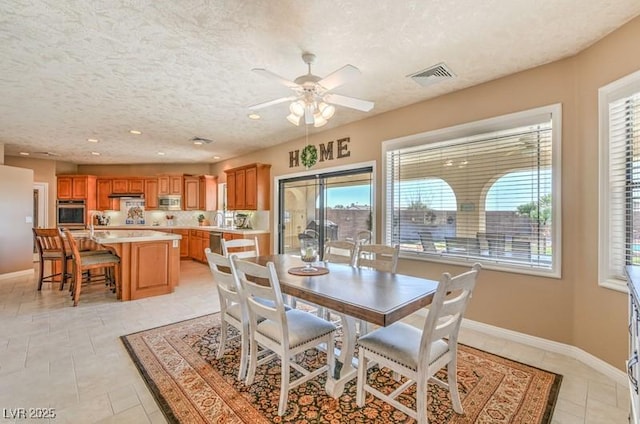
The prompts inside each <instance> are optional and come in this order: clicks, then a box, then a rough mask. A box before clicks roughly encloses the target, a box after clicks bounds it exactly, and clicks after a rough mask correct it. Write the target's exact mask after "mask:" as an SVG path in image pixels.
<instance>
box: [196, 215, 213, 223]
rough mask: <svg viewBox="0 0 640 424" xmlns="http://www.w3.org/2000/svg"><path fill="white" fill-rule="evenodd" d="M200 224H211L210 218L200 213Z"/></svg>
mask: <svg viewBox="0 0 640 424" xmlns="http://www.w3.org/2000/svg"><path fill="white" fill-rule="evenodd" d="M198 225H200V226H202V225H210V223H209V220H208V219H207V218H206V217H205V216H204V214H200V215H198Z"/></svg>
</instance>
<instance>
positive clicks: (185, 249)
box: [171, 229, 189, 259]
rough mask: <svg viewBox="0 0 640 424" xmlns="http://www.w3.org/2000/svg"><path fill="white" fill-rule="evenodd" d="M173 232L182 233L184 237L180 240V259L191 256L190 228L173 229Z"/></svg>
mask: <svg viewBox="0 0 640 424" xmlns="http://www.w3.org/2000/svg"><path fill="white" fill-rule="evenodd" d="M171 232H172V233H173V234H180V235H181V236H182V239H181V240H180V259H188V258H189V230H179V229H175V230H171Z"/></svg>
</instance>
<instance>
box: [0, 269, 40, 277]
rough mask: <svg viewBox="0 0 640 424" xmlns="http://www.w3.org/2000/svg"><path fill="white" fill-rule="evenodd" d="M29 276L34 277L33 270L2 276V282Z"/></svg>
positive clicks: (8, 273)
mask: <svg viewBox="0 0 640 424" xmlns="http://www.w3.org/2000/svg"><path fill="white" fill-rule="evenodd" d="M29 276H33V268H32V269H23V270H22V271H15V272H7V273H6V274H0V280H8V279H9V278H16V277H29Z"/></svg>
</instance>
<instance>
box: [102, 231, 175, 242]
mask: <svg viewBox="0 0 640 424" xmlns="http://www.w3.org/2000/svg"><path fill="white" fill-rule="evenodd" d="M181 238H182V236H181V235H180V234H169V233H165V232H162V231H154V230H146V229H145V230H138V229H127V230H115V229H114V230H103V229H100V230H98V231H94V232H93V235H92V236H91V239H92V240H93V241H95V242H96V243H100V244H110V243H135V242H142V241H161V240H180V239H181Z"/></svg>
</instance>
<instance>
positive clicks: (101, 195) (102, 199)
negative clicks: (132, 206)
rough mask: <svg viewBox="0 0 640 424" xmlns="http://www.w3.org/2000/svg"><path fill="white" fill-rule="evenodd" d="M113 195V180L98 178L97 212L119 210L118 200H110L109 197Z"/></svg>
mask: <svg viewBox="0 0 640 424" xmlns="http://www.w3.org/2000/svg"><path fill="white" fill-rule="evenodd" d="M111 193H113V180H112V179H111V178H98V180H97V181H96V198H97V205H96V207H97V208H98V210H101V211H106V210H119V209H120V200H119V199H111V198H110V197H109V195H110V194H111Z"/></svg>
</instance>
